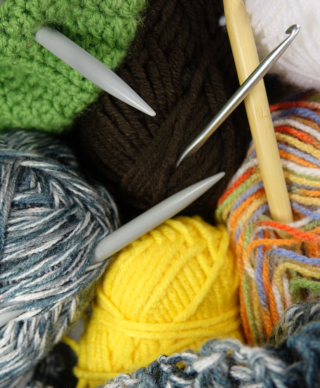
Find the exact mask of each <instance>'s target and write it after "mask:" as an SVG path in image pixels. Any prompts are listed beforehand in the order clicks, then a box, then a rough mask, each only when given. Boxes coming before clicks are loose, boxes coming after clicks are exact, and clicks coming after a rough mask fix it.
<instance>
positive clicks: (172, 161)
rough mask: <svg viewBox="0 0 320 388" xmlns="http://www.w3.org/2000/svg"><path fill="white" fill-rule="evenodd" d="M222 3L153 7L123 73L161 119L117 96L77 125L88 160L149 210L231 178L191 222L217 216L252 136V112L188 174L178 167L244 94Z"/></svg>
mask: <svg viewBox="0 0 320 388" xmlns="http://www.w3.org/2000/svg"><path fill="white" fill-rule="evenodd" d="M222 14H223V7H222V1H220V0H219V1H217V0H150V1H149V2H148V6H147V9H146V15H145V19H144V22H143V24H142V25H141V26H140V29H139V31H138V33H137V36H136V39H135V41H134V43H133V45H132V47H131V52H130V53H129V54H128V56H127V58H126V60H125V61H124V63H123V65H122V66H121V68H119V69H118V71H117V74H118V75H119V76H120V77H121V78H122V79H123V80H124V81H125V82H127V83H128V84H129V85H130V86H131V87H132V88H133V89H134V90H135V91H136V92H137V93H138V94H139V95H140V96H141V97H142V98H143V99H144V100H145V101H146V102H147V103H148V104H149V105H150V106H151V107H152V108H153V109H154V110H155V111H156V113H157V115H156V117H149V116H147V115H145V114H143V113H141V112H139V111H137V110H135V109H134V108H131V107H129V106H128V105H126V104H124V103H123V102H121V101H119V100H117V99H115V98H113V97H112V96H110V95H108V94H107V93H103V94H101V95H100V97H99V99H98V100H97V101H96V102H95V103H94V104H93V105H91V107H89V109H88V110H86V112H84V114H83V115H82V116H81V117H80V118H79V119H78V120H77V121H76V123H75V127H74V138H76V139H77V142H78V149H79V151H80V152H79V154H80V155H81V157H82V159H83V160H84V161H85V163H86V164H90V165H91V166H92V167H93V170H94V171H95V172H97V173H98V176H99V178H100V180H102V181H103V180H105V182H107V181H110V180H111V181H112V182H113V184H114V187H115V191H116V194H117V197H118V198H117V199H118V201H119V197H120V198H121V197H122V198H123V200H124V201H125V202H126V203H127V204H129V205H130V206H134V207H135V208H137V209H140V210H141V211H142V210H146V209H148V208H150V207H152V206H154V205H155V204H157V203H158V202H160V201H162V200H163V199H165V198H166V197H169V196H171V195H172V194H174V193H176V192H178V191H180V190H182V189H183V188H185V187H187V186H189V185H191V184H193V183H195V182H198V181H200V180H201V179H204V178H207V177H209V176H211V175H213V174H216V173H218V172H220V171H225V172H226V176H225V178H224V179H223V180H222V181H220V182H219V183H218V184H216V185H215V186H214V187H213V188H212V189H211V190H210V191H209V192H207V193H206V194H205V195H203V196H202V197H201V198H200V199H199V200H198V201H196V202H195V203H193V204H192V205H191V206H190V207H189V208H188V209H186V211H185V212H184V213H185V214H200V215H202V216H203V217H205V218H207V219H208V215H210V217H211V218H212V213H213V210H214V208H215V206H216V202H217V200H218V198H219V196H220V195H221V193H222V191H223V190H224V188H225V187H226V185H227V183H228V181H229V180H230V178H231V177H232V175H233V174H234V172H235V171H236V170H237V168H238V167H239V166H240V164H241V162H242V160H243V158H244V156H245V153H246V150H247V146H248V143H249V140H250V138H251V135H250V130H249V126H248V122H247V118H246V114H245V111H244V108H243V106H240V107H239V108H237V110H236V111H235V112H234V113H233V114H232V115H231V116H230V117H229V118H228V119H227V120H226V121H225V122H224V124H223V125H221V127H220V128H219V129H218V130H217V131H216V132H215V133H214V135H213V136H211V138H210V140H209V141H208V142H207V143H206V144H205V145H204V146H203V147H202V148H201V149H200V150H199V151H198V152H196V153H195V154H194V155H192V156H191V157H190V158H188V159H186V160H185V161H184V162H183V164H182V165H180V167H179V168H178V169H175V165H176V162H177V160H178V158H179V156H180V154H181V153H182V152H183V150H184V149H185V148H186V147H187V146H188V144H189V143H190V142H191V141H192V140H193V139H194V138H195V137H196V135H197V134H198V133H200V132H201V131H202V130H203V128H204V127H205V125H206V124H207V123H208V122H209V121H210V120H211V119H212V118H213V116H214V115H215V114H216V113H217V112H218V110H219V109H220V108H221V107H222V106H223V105H224V104H225V103H226V101H227V100H228V99H229V98H230V96H231V95H232V94H233V93H234V92H235V90H236V89H237V88H238V87H239V83H238V79H237V75H236V70H235V66H234V62H233V57H232V53H231V48H230V45H229V40H228V36H227V32H226V29H225V27H220V26H219V24H218V20H219V17H220V16H221V15H222Z"/></svg>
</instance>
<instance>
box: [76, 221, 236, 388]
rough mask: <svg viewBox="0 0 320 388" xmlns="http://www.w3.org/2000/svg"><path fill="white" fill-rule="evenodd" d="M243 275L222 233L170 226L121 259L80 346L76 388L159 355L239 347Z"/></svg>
mask: <svg viewBox="0 0 320 388" xmlns="http://www.w3.org/2000/svg"><path fill="white" fill-rule="evenodd" d="M238 286H239V281H238V273H237V268H236V263H235V259H234V255H233V254H232V252H231V250H230V249H229V235H228V232H227V229H226V228H225V226H223V225H218V226H217V227H213V226H211V225H209V224H207V223H206V222H204V221H203V220H202V219H201V218H200V217H198V216H195V217H193V218H189V217H178V218H176V219H171V220H168V221H166V222H165V223H163V224H162V225H160V226H158V227H157V228H155V229H153V230H152V231H151V232H149V233H147V234H145V235H144V236H142V237H141V238H139V239H137V240H136V241H134V242H133V243H131V244H130V245H128V246H127V247H126V248H124V249H123V250H122V251H121V252H120V253H118V254H116V255H115V257H114V259H113V261H112V262H111V265H110V267H109V268H108V271H107V273H106V274H105V275H104V276H103V278H102V280H101V282H100V284H99V286H98V291H97V296H96V300H95V302H94V304H93V312H92V317H91V319H90V320H89V322H88V324H87V327H86V329H85V332H84V333H83V335H82V337H81V339H80V341H79V344H77V345H76V346H75V350H76V352H77V354H78V366H77V367H76V368H75V369H74V373H75V375H76V376H77V377H78V379H79V381H78V388H84V387H92V388H93V387H96V386H97V385H98V384H102V383H103V382H106V381H107V380H109V379H110V378H112V377H116V376H117V374H118V373H120V372H124V373H127V372H132V371H134V370H135V369H137V368H139V367H141V366H145V365H148V364H149V363H150V362H151V361H154V360H155V359H157V357H158V356H159V355H161V354H162V353H165V354H171V353H174V352H180V351H183V350H185V349H199V348H200V346H201V345H202V344H203V343H204V342H205V341H206V340H208V339H210V338H224V337H231V338H238V339H242V331H241V327H240V325H241V323H240V315H239V302H238Z"/></svg>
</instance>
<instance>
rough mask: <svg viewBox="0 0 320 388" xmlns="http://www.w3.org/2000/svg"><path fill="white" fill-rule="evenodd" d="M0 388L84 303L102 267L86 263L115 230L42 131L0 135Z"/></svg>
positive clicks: (107, 211) (64, 153)
mask: <svg viewBox="0 0 320 388" xmlns="http://www.w3.org/2000/svg"><path fill="white" fill-rule="evenodd" d="M0 182H1V186H0V187H1V189H0V314H2V313H4V312H7V311H11V310H16V309H21V315H20V316H19V317H18V318H16V319H14V320H12V321H10V322H9V323H7V324H6V325H4V326H3V327H1V328H0V387H1V388H9V387H16V386H17V384H18V383H19V381H20V380H21V379H22V378H23V375H24V374H25V373H26V372H28V371H29V370H30V368H32V367H33V366H34V365H35V364H36V363H37V362H38V361H39V360H40V359H41V358H42V357H44V356H45V355H46V354H47V352H48V351H49V349H50V347H51V346H52V345H53V344H55V343H56V342H58V341H59V340H60V339H61V338H62V336H63V334H64V333H65V331H66V330H67V329H68V327H69V326H70V324H71V323H72V322H73V321H74V320H75V319H76V318H77V317H78V316H79V314H80V312H81V310H82V309H83V308H84V306H85V305H86V303H87V302H88V301H89V300H90V298H91V294H92V287H90V286H92V285H93V284H94V283H95V281H96V279H97V278H98V277H99V275H100V274H101V273H102V271H103V269H104V268H105V266H106V265H107V263H105V262H103V263H100V264H96V265H90V258H91V255H92V254H93V251H94V248H95V246H96V244H97V243H98V241H99V240H100V239H101V238H103V237H104V236H106V235H108V234H109V233H110V232H112V231H113V230H114V229H115V228H116V227H117V225H118V215H117V209H116V206H115V204H114V202H113V200H112V198H111V197H110V195H109V194H108V192H107V191H106V190H105V189H104V188H103V187H101V186H95V185H93V184H89V183H88V182H87V181H86V180H85V179H84V178H83V177H82V176H81V175H79V173H78V168H77V162H76V159H75V157H74V155H73V154H72V152H71V150H70V149H69V148H68V147H67V146H66V145H64V144H63V143H62V142H61V141H59V140H57V139H56V138H53V137H51V136H48V135H46V134H42V133H33V132H23V131H19V130H12V131H9V132H4V133H2V134H1V135H0Z"/></svg>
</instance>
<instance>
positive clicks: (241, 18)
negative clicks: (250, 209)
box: [224, 0, 299, 223]
mask: <svg viewBox="0 0 320 388" xmlns="http://www.w3.org/2000/svg"><path fill="white" fill-rule="evenodd" d="M224 12H225V17H226V22H227V30H228V35H229V39H230V44H231V48H232V52H233V57H234V61H235V64H236V68H237V73H238V78H239V82H240V83H242V82H244V81H245V79H246V78H247V77H248V76H249V75H250V74H251V73H252V71H253V70H254V69H255V68H256V67H257V65H258V64H259V57H258V52H257V48H256V45H255V41H254V36H253V32H252V27H251V22H250V18H249V15H248V13H247V10H246V7H245V4H244V2H243V0H224ZM298 32H299V26H297V25H294V26H292V27H290V28H289V29H288V30H287V33H289V34H290V36H289V38H287V42H288V44H290V43H291V42H292V40H293V39H294V38H295V36H296V35H297V33H298ZM286 47H288V46H286ZM244 103H245V107H246V111H247V116H248V120H249V125H250V129H251V133H252V138H253V142H254V145H255V149H256V153H257V158H258V162H259V167H260V171H261V176H262V181H263V184H264V188H265V192H266V196H267V201H268V204H269V209H270V213H271V217H272V219H273V220H274V221H279V222H283V223H289V222H292V221H293V215H292V210H291V206H290V200H289V194H288V191H287V186H286V182H285V179H284V173H283V169H282V165H281V160H280V155H279V150H278V145H277V139H276V135H275V132H274V128H273V124H272V118H271V114H270V108H269V103H268V98H267V93H266V89H265V86H264V82H263V80H261V82H259V83H258V84H257V85H256V86H255V88H254V89H252V91H251V92H250V93H249V94H248V96H247V97H246V98H245V100H244Z"/></svg>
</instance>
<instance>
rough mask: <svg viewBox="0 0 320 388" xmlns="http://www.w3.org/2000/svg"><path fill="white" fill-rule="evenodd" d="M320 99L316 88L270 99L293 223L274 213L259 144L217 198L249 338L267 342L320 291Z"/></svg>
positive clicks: (250, 150) (219, 217)
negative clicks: (294, 309)
mask: <svg viewBox="0 0 320 388" xmlns="http://www.w3.org/2000/svg"><path fill="white" fill-rule="evenodd" d="M319 101H320V95H319V94H318V93H312V94H308V95H305V96H304V97H302V98H301V99H300V100H294V101H287V102H283V103H279V104H276V105H273V106H271V112H272V118H273V123H274V128H275V133H276V138H277V143H278V148H279V153H280V157H281V162H282V167H283V170H284V176H285V180H286V184H287V189H288V193H289V198H290V203H291V207H292V210H293V216H294V222H293V223H291V224H287V225H286V224H282V223H280V222H274V221H273V220H272V219H271V216H270V211H269V207H268V203H267V199H266V195H265V191H264V186H263V182H262V179H261V174H260V169H259V165H258V160H257V157H256V152H255V149H254V145H252V146H251V147H250V149H249V151H248V154H247V158H246V159H245V161H244V163H243V165H242V166H241V168H240V169H239V171H238V172H237V173H236V174H235V176H234V177H233V179H232V180H231V182H230V183H229V186H228V188H227V190H226V192H225V193H224V194H223V196H222V197H221V198H220V200H219V206H218V209H217V211H216V217H217V219H218V220H219V221H220V222H224V223H225V224H226V225H227V227H228V230H229V233H230V236H231V240H232V247H233V249H234V252H235V253H236V256H237V261H238V268H239V273H240V303H241V316H242V322H243V326H244V330H245V334H246V338H247V340H248V342H249V343H250V344H263V343H264V342H265V341H266V340H267V338H268V337H269V335H270V333H271V331H272V328H273V327H274V325H275V324H276V323H277V321H278V320H279V319H280V318H281V317H282V316H283V314H284V311H285V309H286V308H287V307H289V306H290V305H292V304H293V303H296V302H299V301H304V300H309V301H311V300H314V299H315V298H316V299H318V298H319V295H320V282H319V279H320V267H319V265H320V217H319V206H320V151H319V150H320V103H319ZM279 231H280V232H281V231H282V232H283V233H282V234H281V236H282V237H280V235H279V234H278V232H279Z"/></svg>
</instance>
